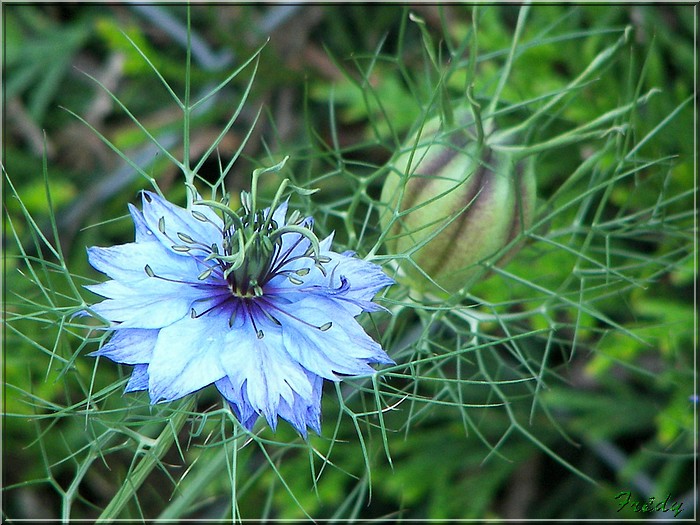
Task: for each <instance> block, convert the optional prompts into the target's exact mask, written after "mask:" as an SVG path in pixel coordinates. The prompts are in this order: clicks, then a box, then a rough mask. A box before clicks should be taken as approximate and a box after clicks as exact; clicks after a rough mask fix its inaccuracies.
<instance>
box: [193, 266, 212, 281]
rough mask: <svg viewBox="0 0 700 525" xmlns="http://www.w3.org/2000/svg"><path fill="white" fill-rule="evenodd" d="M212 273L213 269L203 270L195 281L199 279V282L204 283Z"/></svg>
mask: <svg viewBox="0 0 700 525" xmlns="http://www.w3.org/2000/svg"><path fill="white" fill-rule="evenodd" d="M213 271H214V269H213V268H207V269H206V270H204V271H203V272H202V273H200V274H199V275H198V276H197V279H199V280H200V281H204V280H205V279H208V278H209V276H210V275H211V273H212V272H213Z"/></svg>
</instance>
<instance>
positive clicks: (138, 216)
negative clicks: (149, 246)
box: [128, 203, 158, 243]
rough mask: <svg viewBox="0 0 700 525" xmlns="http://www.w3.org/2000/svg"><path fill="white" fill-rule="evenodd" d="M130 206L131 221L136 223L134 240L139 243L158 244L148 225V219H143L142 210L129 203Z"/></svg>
mask: <svg viewBox="0 0 700 525" xmlns="http://www.w3.org/2000/svg"><path fill="white" fill-rule="evenodd" d="M128 206H129V213H130V214H131V219H132V220H133V221H134V240H135V241H136V242H138V243H143V242H158V238H157V237H156V236H155V235H154V234H153V232H152V231H151V230H150V228H149V227H148V225H147V224H146V219H144V218H143V213H141V210H139V209H138V208H137V207H136V206H134V205H133V204H131V203H129V204H128Z"/></svg>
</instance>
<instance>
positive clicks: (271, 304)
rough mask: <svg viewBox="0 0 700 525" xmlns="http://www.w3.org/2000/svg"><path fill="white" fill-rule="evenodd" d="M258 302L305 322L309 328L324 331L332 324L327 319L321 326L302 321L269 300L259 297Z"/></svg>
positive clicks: (303, 322)
mask: <svg viewBox="0 0 700 525" xmlns="http://www.w3.org/2000/svg"><path fill="white" fill-rule="evenodd" d="M260 302H263V303H264V304H265V305H266V306H268V307H269V308H272V309H274V310H277V311H278V312H279V313H281V314H283V315H286V316H287V317H291V318H292V319H294V320H295V321H299V322H300V323H302V324H305V325H306V326H309V327H311V328H315V329H316V330H321V331H322V332H326V331H327V330H330V328H331V326H333V323H332V322H331V321H328V322H327V323H324V324H322V325H321V326H316V325H314V324H311V323H309V322H307V321H304V320H303V319H299V318H298V317H297V316H295V315H292V314H290V313H289V312H287V311H285V310H282V309H281V308H278V307H277V306H275V305H274V304H273V303H271V302H270V301H267V300H265V299H264V298H261V299H260ZM260 309H261V310H263V308H262V307H260ZM263 311H265V310H263Z"/></svg>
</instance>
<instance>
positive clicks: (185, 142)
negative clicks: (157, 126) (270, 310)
mask: <svg viewBox="0 0 700 525" xmlns="http://www.w3.org/2000/svg"><path fill="white" fill-rule="evenodd" d="M191 23H192V20H191V13H190V5H189V4H187V58H186V59H185V101H184V110H183V112H184V116H183V119H182V120H183V137H182V147H183V153H182V166H183V171H184V174H185V186H186V187H187V209H188V210H191V209H192V204H193V203H194V198H195V195H196V190H195V187H194V172H193V171H192V167H191V166H190V116H191V114H192V108H191V107H190V80H191V65H192V53H191V51H190V48H191V46H190V43H191V42H190V40H191V30H192V27H191Z"/></svg>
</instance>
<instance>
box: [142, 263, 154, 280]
mask: <svg viewBox="0 0 700 525" xmlns="http://www.w3.org/2000/svg"><path fill="white" fill-rule="evenodd" d="M143 270H144V271H145V272H146V275H148V276H149V277H155V275H156V274H155V272H154V271H153V270H152V269H151V267H150V266H149V265H146V266H144V268H143Z"/></svg>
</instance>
